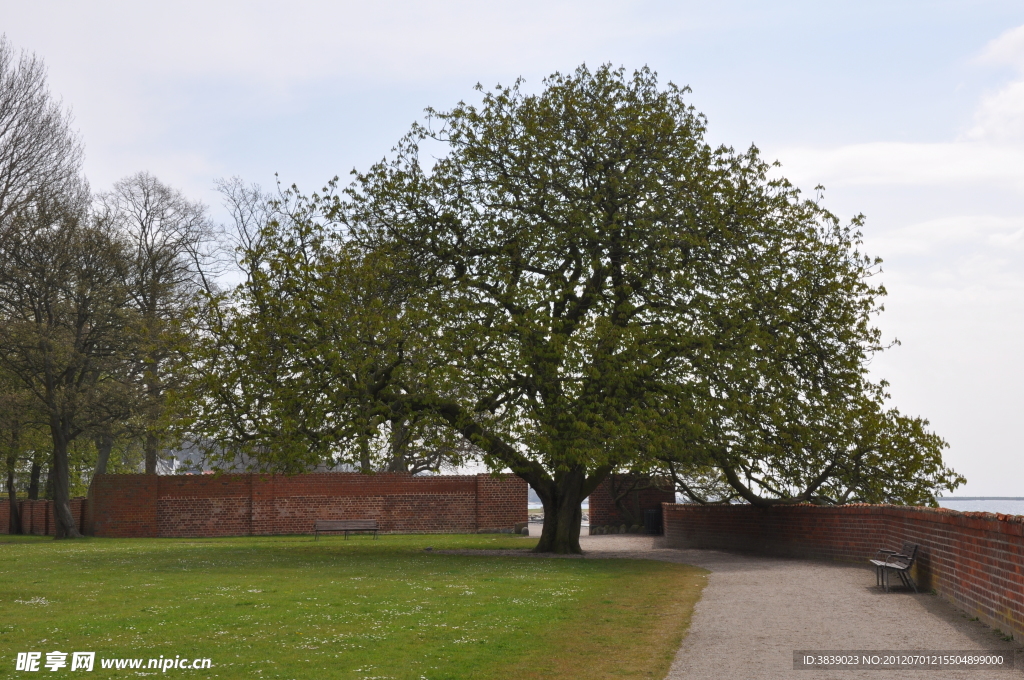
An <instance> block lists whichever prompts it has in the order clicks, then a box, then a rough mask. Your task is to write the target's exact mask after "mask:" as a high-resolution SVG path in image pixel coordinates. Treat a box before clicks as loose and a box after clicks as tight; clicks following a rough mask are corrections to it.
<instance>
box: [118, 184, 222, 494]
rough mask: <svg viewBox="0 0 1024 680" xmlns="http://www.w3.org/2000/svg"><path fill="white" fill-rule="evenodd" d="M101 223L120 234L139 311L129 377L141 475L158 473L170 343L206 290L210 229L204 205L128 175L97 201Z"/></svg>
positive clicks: (129, 286)
mask: <svg viewBox="0 0 1024 680" xmlns="http://www.w3.org/2000/svg"><path fill="white" fill-rule="evenodd" d="M99 203H100V220H101V221H102V222H103V223H104V224H107V225H109V226H110V228H112V229H114V230H116V231H117V232H118V233H119V234H121V235H123V237H124V238H125V240H126V242H127V246H128V249H129V252H128V267H127V269H126V271H125V273H126V278H125V288H126V290H127V291H128V292H129V294H130V296H131V299H132V305H133V307H134V308H135V309H136V311H137V312H138V317H139V326H138V328H137V341H138V342H137V344H136V347H135V355H136V356H135V360H134V365H135V377H136V379H137V380H138V382H139V386H140V388H141V389H140V392H141V403H140V404H139V405H138V406H139V411H138V413H139V415H140V417H141V419H142V421H143V423H144V429H145V432H144V435H143V436H144V440H145V443H144V448H145V459H146V473H147V474H156V466H157V459H158V457H159V452H160V450H161V448H162V447H163V444H164V443H165V442H164V435H165V432H166V426H165V423H164V415H165V410H166V409H165V406H166V394H167V390H168V388H169V387H171V386H172V383H173V380H174V375H173V373H172V372H171V371H170V370H169V365H168V362H169V359H170V357H171V353H172V351H173V338H174V337H175V331H176V329H177V328H178V326H179V324H180V322H181V320H182V317H183V316H184V314H185V313H186V311H187V310H188V309H189V308H190V307H191V306H192V305H193V304H194V302H195V301H196V296H197V294H198V293H199V292H200V291H201V290H204V289H208V288H210V287H211V286H212V283H211V282H210V281H209V280H208V279H207V275H208V274H210V272H211V267H212V266H213V263H214V262H215V258H214V249H213V246H214V244H215V239H214V230H213V227H212V224H211V222H210V219H209V217H208V216H207V212H206V206H204V205H203V204H202V203H199V202H195V201H190V200H188V199H187V198H186V197H185V196H184V195H183V194H182V193H181V192H180V191H177V190H175V189H172V188H171V187H168V186H167V185H166V184H163V183H162V182H160V181H159V180H158V179H157V178H156V177H153V176H152V175H150V174H148V173H145V172H140V173H137V174H135V175H131V176H130V177H126V178H124V179H122V180H120V181H119V182H117V183H116V184H115V185H114V188H113V189H112V190H111V191H110V192H108V193H105V194H102V195H101V196H100V197H99Z"/></svg>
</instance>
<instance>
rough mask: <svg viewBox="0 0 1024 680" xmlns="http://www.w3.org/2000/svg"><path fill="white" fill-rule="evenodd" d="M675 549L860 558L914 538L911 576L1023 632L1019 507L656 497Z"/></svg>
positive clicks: (1023, 523) (1023, 535) (1023, 546)
mask: <svg viewBox="0 0 1024 680" xmlns="http://www.w3.org/2000/svg"><path fill="white" fill-rule="evenodd" d="M664 518H665V538H666V541H667V542H668V544H669V545H671V546H673V547H679V548H703V549H715V550H733V551H738V552H751V553H757V554H762V555H775V556H780V557H801V558H811V559H830V560H841V561H850V562H856V563H859V564H862V565H864V566H865V567H867V566H869V565H868V562H867V560H868V559H870V558H872V557H874V555H875V552H876V551H877V550H878V549H879V548H888V549H890V550H898V549H899V548H900V546H901V544H902V542H903V541H910V542H911V543H917V544H918V545H919V546H920V548H919V549H918V556H917V562H916V566H915V568H914V570H913V571H914V573H913V576H914V578H915V580H916V581H917V583H918V587H919V588H921V589H922V590H924V591H928V590H931V589H934V590H935V592H936V593H938V594H939V595H941V596H942V597H944V598H946V599H947V600H949V601H951V602H953V603H954V604H955V605H957V606H958V607H960V608H961V609H963V610H964V611H966V612H968V613H970V614H972V615H975V616H978V617H979V618H980V619H981V620H983V621H984V622H985V623H987V624H989V625H990V626H993V627H995V628H998V629H1000V630H1002V631H1004V632H1007V633H1012V634H1013V635H1014V637H1016V638H1017V639H1022V638H1024V516H1017V515H993V514H990V513H983V512H968V513H961V512H956V511H954V510H946V509H942V508H922V507H903V506H890V505H847V506H839V507H820V506H811V505H801V506H786V507H774V508H768V509H760V508H755V507H752V506H750V505H725V506H699V505H683V504H680V505H676V504H670V503H666V504H665V506H664Z"/></svg>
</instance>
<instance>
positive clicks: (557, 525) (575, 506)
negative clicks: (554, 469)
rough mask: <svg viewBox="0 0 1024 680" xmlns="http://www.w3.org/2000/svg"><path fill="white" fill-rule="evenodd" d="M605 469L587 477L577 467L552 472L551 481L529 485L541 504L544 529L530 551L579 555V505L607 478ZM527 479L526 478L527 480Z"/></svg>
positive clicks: (583, 471)
mask: <svg viewBox="0 0 1024 680" xmlns="http://www.w3.org/2000/svg"><path fill="white" fill-rule="evenodd" d="M607 475H608V472H607V471H605V470H603V469H602V470H598V471H596V472H595V473H594V474H592V475H591V476H590V477H589V478H588V477H587V476H586V469H584V468H583V467H580V466H576V467H573V468H571V469H570V470H568V471H565V472H558V473H556V474H555V478H554V479H553V480H545V481H544V482H541V483H537V484H533V482H531V485H533V487H534V491H536V492H537V495H538V496H539V497H540V500H541V503H543V504H544V528H543V530H542V531H541V535H540V541H539V542H538V543H537V547H536V548H534V549H533V552H538V553H558V554H561V555H579V554H580V553H582V552H583V549H582V548H580V525H581V524H582V522H583V510H582V509H581V507H580V504H581V503H583V499H585V498H586V497H587V496H589V495H590V493H591V492H592V491H593V490H594V488H595V487H596V486H597V485H598V484H600V483H601V481H602V480H603V479H604V478H605V477H607ZM527 481H530V480H527Z"/></svg>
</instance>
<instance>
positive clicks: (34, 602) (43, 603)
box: [15, 597, 53, 607]
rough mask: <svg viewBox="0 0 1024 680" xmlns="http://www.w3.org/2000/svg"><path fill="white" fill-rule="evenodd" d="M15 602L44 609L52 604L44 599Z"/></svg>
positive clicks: (36, 598)
mask: <svg viewBox="0 0 1024 680" xmlns="http://www.w3.org/2000/svg"><path fill="white" fill-rule="evenodd" d="M15 602H17V603H18V604H28V605H35V606H37V607H45V606H47V605H49V604H53V603H52V602H50V601H49V600H47V599H46V598H45V597H33V598H32V599H30V600H15Z"/></svg>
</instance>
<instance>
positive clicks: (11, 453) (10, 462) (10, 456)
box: [7, 429, 21, 534]
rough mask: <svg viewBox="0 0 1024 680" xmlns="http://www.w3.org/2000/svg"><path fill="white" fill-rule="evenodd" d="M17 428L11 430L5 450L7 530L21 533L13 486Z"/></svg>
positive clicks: (15, 493)
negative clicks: (8, 507) (8, 502)
mask: <svg viewBox="0 0 1024 680" xmlns="http://www.w3.org/2000/svg"><path fill="white" fill-rule="evenodd" d="M18 439H19V437H18V430H17V429H14V430H13V431H12V432H11V448H10V449H9V450H8V451H7V497H8V499H9V500H10V504H11V513H10V525H9V527H8V532H9V533H12V534H20V533H21V516H20V514H19V513H18V489H17V488H16V487H15V484H14V482H15V480H14V470H15V468H16V467H17V466H18V445H19V441H18Z"/></svg>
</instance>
